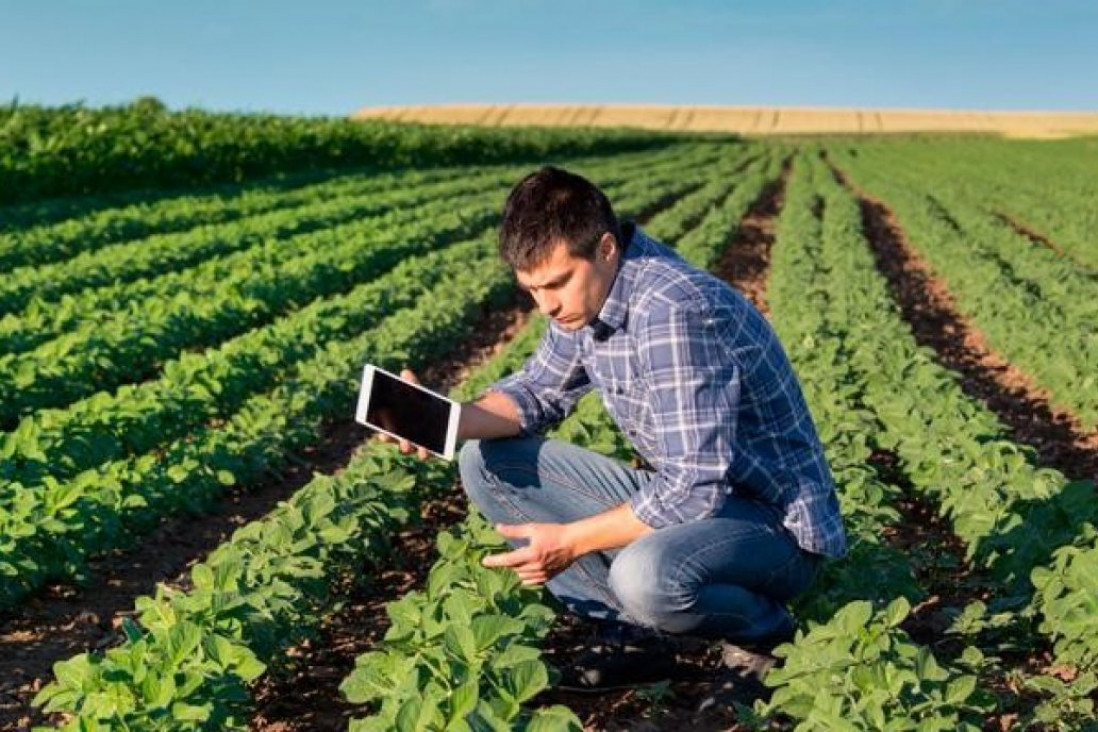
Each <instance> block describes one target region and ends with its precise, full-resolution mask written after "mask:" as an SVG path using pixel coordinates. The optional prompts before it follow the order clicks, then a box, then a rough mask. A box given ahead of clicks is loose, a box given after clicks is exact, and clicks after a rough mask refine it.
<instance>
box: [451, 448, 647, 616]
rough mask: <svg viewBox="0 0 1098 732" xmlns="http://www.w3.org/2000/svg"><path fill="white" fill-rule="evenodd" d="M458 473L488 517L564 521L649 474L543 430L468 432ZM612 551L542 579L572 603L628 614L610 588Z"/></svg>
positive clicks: (591, 510)
mask: <svg viewBox="0 0 1098 732" xmlns="http://www.w3.org/2000/svg"><path fill="white" fill-rule="evenodd" d="M460 467H461V479H462V484H463V485H464V487H465V491H466V493H468V494H469V498H470V499H471V500H472V501H473V503H475V504H476V505H477V507H478V508H479V509H480V510H481V512H482V513H483V514H484V515H485V516H486V517H487V518H488V520H489V521H492V522H493V523H502V524H515V523H527V522H539V523H567V522H571V521H578V520H580V519H583V518H587V517H588V516H593V515H595V514H598V513H602V512H603V511H607V510H609V509H611V508H614V507H615V506H618V505H620V504H622V503H624V502H625V501H627V500H629V497H630V496H631V495H632V494H633V493H634V492H636V491H637V490H639V489H640V487H641V486H642V485H643V484H644V483H645V482H646V481H648V480H651V479H652V474H651V473H650V472H648V471H642V470H635V469H632V468H630V467H628V466H626V465H623V464H622V463H620V462H618V461H616V460H613V459H611V458H608V457H606V456H604V455H599V454H598V453H595V452H592V451H590V450H586V449H584V448H581V447H577V446H576V445H572V444H569V443H567V442H562V441H560V440H547V439H545V438H542V437H529V438H514V439H501V440H470V441H469V442H467V443H466V444H465V446H464V447H463V448H462V450H461V457H460ZM616 554H617V552H607V553H592V554H588V555H585V556H583V557H581V558H580V559H579V560H577V561H576V562H575V563H574V564H573V565H572V566H571V567H570V568H569V569H567V570H566V571H564V572H561V573H560V574H559V575H557V576H556V577H554V578H553V579H551V580H550V581H549V582H548V584H547V587H548V588H549V591H550V592H552V593H553V595H554V596H555V597H556V598H557V599H558V600H560V601H561V602H563V603H564V604H565V606H567V607H568V609H569V610H571V611H572V612H575V613H577V614H579V615H584V616H587V617H591V618H595V619H603V620H618V621H622V622H631V620H630V619H629V618H627V617H623V616H622V614H621V605H620V603H619V602H618V601H617V599H616V598H615V597H614V595H613V594H612V593H611V592H610V589H609V581H608V575H609V571H610V561H611V558H612V557H613V556H615V555H616Z"/></svg>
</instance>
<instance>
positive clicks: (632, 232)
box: [492, 224, 846, 557]
mask: <svg viewBox="0 0 1098 732" xmlns="http://www.w3.org/2000/svg"><path fill="white" fill-rule="evenodd" d="M623 233H624V238H625V239H626V241H627V242H628V246H627V247H626V249H625V253H624V256H623V258H622V262H621V265H620V268H619V270H618V273H617V276H616V278H615V280H614V284H613V286H612V287H611V289H610V293H609V294H608V296H607V298H606V302H605V303H604V304H603V307H602V309H601V311H600V312H599V315H598V317H597V318H596V320H594V321H593V322H592V323H591V324H589V325H587V326H585V327H584V328H582V329H580V330H579V331H574V332H569V331H566V330H564V329H562V328H560V326H559V325H557V324H556V323H555V322H553V323H550V326H549V329H548V331H547V332H546V334H545V337H544V338H543V339H542V341H541V344H540V345H539V347H538V350H537V352H536V353H535V354H534V356H533V357H532V358H531V359H530V360H528V361H527V362H526V364H525V365H524V367H523V368H522V369H521V370H520V371H518V372H516V373H515V374H512V375H511V376H509V377H507V378H505V379H503V380H502V381H500V382H498V383H496V384H495V385H494V386H493V387H492V389H493V390H495V391H499V392H502V393H503V394H505V395H507V396H508V397H510V398H511V400H512V401H514V403H515V405H516V406H517V408H518V412H519V415H520V419H521V422H522V428H523V431H524V432H525V433H527V434H532V433H535V432H540V431H541V430H543V429H545V428H546V427H549V426H551V425H554V424H556V423H557V422H560V421H561V420H562V419H564V418H565V417H566V416H567V415H568V414H569V413H570V412H571V411H572V409H573V408H574V407H575V405H576V402H577V401H579V399H580V397H581V396H583V395H584V394H585V393H586V392H588V391H589V390H590V389H592V388H597V389H598V391H599V393H600V394H601V395H602V399H603V403H604V404H605V405H606V408H607V410H608V411H609V413H610V415H611V416H612V417H613V419H614V421H615V422H616V423H617V424H618V426H619V427H620V428H621V429H622V431H623V432H624V433H625V434H626V435H628V436H629V439H630V441H631V442H632V443H633V445H634V446H635V447H636V449H637V451H638V452H639V453H640V454H641V455H642V456H643V457H644V458H645V460H647V461H648V463H649V464H650V465H652V466H654V468H655V470H656V477H655V479H654V480H652V481H649V482H648V484H647V485H646V486H645V487H644V488H642V489H641V490H640V491H638V492H637V493H636V494H634V495H633V497H632V499H631V506H632V508H633V512H634V513H635V514H636V516H637V518H639V519H640V520H641V521H643V522H644V523H646V524H648V525H649V526H651V527H653V528H657V529H658V528H661V527H664V526H669V525H672V524H678V523H685V522H689V521H697V520H699V519H704V518H707V517H710V516H713V515H714V514H715V513H716V512H717V511H719V510H720V508H721V506H722V505H723V503H724V501H725V497H726V496H729V495H737V496H743V497H747V498H753V499H756V500H759V501H763V502H765V503H770V504H773V505H775V506H778V507H779V508H780V509H781V510H782V511H783V513H784V519H783V524H784V526H785V527H786V528H787V529H788V530H789V531H790V533H791V534H792V535H793V537H794V538H795V539H796V541H797V543H798V544H799V545H800V546H801V547H802V548H804V549H806V550H808V551H810V552H815V553H818V554H824V555H827V556H834V557H837V556H841V555H842V554H844V553H845V551H846V535H845V533H844V531H843V525H842V518H841V516H840V514H839V505H838V500H837V498H836V496H835V489H834V485H833V483H832V479H831V472H830V470H829V468H828V466H827V462H826V461H825V459H824V454H823V447H822V445H821V444H820V440H819V437H818V436H817V434H816V428H815V425H814V424H813V423H812V417H811V415H810V414H809V412H808V406H807V404H805V401H804V396H803V395H802V393H801V388H800V385H799V384H798V383H797V379H796V376H795V375H794V374H793V369H792V367H791V366H790V364H789V360H788V358H787V357H786V355H785V351H784V350H783V349H782V347H781V344H780V343H779V342H778V339H777V336H776V335H775V334H774V331H773V330H772V329H771V327H770V325H769V323H767V322H766V320H765V319H764V318H763V317H762V315H761V314H760V313H759V312H758V311H757V310H756V309H755V308H754V307H752V306H751V304H750V303H748V302H747V300H745V299H744V298H743V297H742V296H741V295H740V294H739V293H737V292H736V291H735V290H733V289H732V288H731V287H729V286H728V285H727V284H725V283H724V282H722V281H721V280H719V279H718V278H716V277H714V276H712V275H710V274H708V273H706V272H703V271H701V270H699V269H696V268H694V267H692V266H690V265H689V264H687V263H686V262H685V261H683V260H682V258H680V257H679V256H678V254H676V253H675V252H674V251H673V250H671V249H669V248H668V247H666V246H665V245H663V244H660V243H659V242H657V241H655V240H653V239H651V238H649V237H647V236H645V234H644V233H643V232H642V231H640V230H639V229H634V227H632V226H631V225H629V224H626V227H625V228H624V232H623Z"/></svg>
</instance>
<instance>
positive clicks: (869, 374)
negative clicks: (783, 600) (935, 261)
mask: <svg viewBox="0 0 1098 732" xmlns="http://www.w3.org/2000/svg"><path fill="white" fill-rule="evenodd" d="M809 164H810V165H812V166H814V168H813V172H814V181H815V191H816V195H817V196H818V197H819V200H820V206H821V208H822V212H823V222H822V232H821V248H820V252H819V254H818V258H819V260H820V266H821V267H822V268H824V270H825V271H826V272H827V273H828V277H829V278H831V279H830V280H826V281H824V282H822V283H821V284H822V286H823V287H825V288H830V289H831V291H832V292H841V293H842V296H836V295H832V296H831V298H830V300H832V301H834V302H835V303H836V304H835V305H832V306H831V307H832V309H833V313H834V315H833V319H832V322H831V323H830V326H829V327H830V328H831V329H832V331H834V332H846V333H847V334H848V335H847V344H846V350H845V353H844V359H845V360H846V361H847V362H848V364H849V368H850V369H851V371H852V373H853V374H854V377H855V379H856V380H857V381H858V382H859V383H860V384H862V385H863V387H862V389H863V390H862V393H861V399H862V401H863V402H864V404H865V405H866V407H867V408H869V409H870V410H871V412H872V414H873V416H874V418H875V420H876V422H877V424H878V429H877V430H876V431H875V435H874V443H875V446H876V447H877V448H878V449H884V450H889V451H891V452H893V453H894V454H895V455H896V456H897V457H898V458H899V462H900V466H901V468H902V469H903V471H904V474H905V476H906V477H907V478H908V480H909V481H910V483H911V484H912V487H913V489H914V490H916V491H918V492H920V493H921V494H923V495H924V496H926V497H927V498H930V499H933V500H934V501H935V502H936V503H937V504H938V506H939V510H940V511H941V512H942V514H943V515H944V516H945V517H946V518H948V520H949V522H950V525H951V526H952V528H953V531H954V532H955V534H956V535H957V536H958V537H959V538H960V539H961V540H962V542H963V543H964V544H965V546H966V547H967V549H968V558H969V559H971V560H973V561H974V562H975V564H976V566H977V567H980V568H983V569H984V570H985V571H987V572H989V573H990V579H984V580H983V582H984V583H985V589H986V590H990V591H991V593H990V594H991V596H992V598H993V599H994V602H992V606H993V607H995V608H997V609H998V610H1000V611H1001V610H1006V609H1010V608H1012V607H1013V608H1017V607H1018V606H1019V604H1020V603H1021V604H1023V605H1024V604H1025V602H1026V598H1027V597H1030V596H1032V602H1033V603H1034V604H1035V606H1036V607H1035V609H1037V610H1040V611H1041V612H1044V613H1045V624H1044V627H1045V629H1046V632H1049V635H1050V637H1051V638H1055V639H1060V641H1061V642H1062V643H1061V644H1062V645H1071V646H1072V647H1073V648H1074V649H1079V648H1083V647H1088V646H1089V648H1091V649H1094V648H1095V647H1096V643H1098V634H1095V633H1094V632H1093V629H1091V630H1089V631H1084V629H1083V628H1082V627H1081V623H1080V622H1079V616H1078V612H1079V610H1080V609H1081V608H1082V607H1084V606H1086V605H1088V604H1091V603H1094V602H1098V596H1096V595H1095V594H1094V592H1095V591H1094V590H1093V589H1091V588H1089V587H1085V586H1083V585H1082V584H1081V583H1080V581H1079V579H1080V578H1079V576H1078V568H1076V569H1075V572H1074V573H1072V572H1071V571H1070V570H1068V569H1067V568H1066V567H1065V566H1064V565H1065V564H1068V563H1073V560H1074V558H1076V557H1079V558H1081V557H1082V556H1083V552H1086V551H1092V549H1091V547H1093V537H1092V535H1090V534H1088V533H1087V531H1083V530H1081V526H1082V525H1083V524H1084V523H1085V522H1087V521H1091V522H1093V521H1095V520H1096V519H1098V513H1096V512H1095V509H1094V507H1093V505H1092V504H1093V502H1092V500H1091V501H1090V505H1088V503H1087V499H1086V495H1087V494H1088V493H1093V485H1091V484H1089V483H1076V484H1070V483H1068V482H1067V481H1066V480H1065V479H1064V477H1063V476H1062V475H1061V474H1059V473H1058V472H1056V471H1052V470H1048V469H1039V468H1036V467H1035V466H1034V465H1033V464H1032V463H1031V462H1030V461H1031V459H1032V453H1031V451H1028V450H1026V449H1024V448H1020V447H1018V446H1017V445H1016V444H1015V443H1013V442H1011V441H1010V440H1009V439H1008V438H1007V437H1006V434H1005V431H1004V430H1003V428H1002V425H1001V424H999V423H998V421H997V419H996V418H995V416H994V415H993V414H992V413H991V412H990V411H988V410H987V409H986V408H985V407H984V406H983V405H981V404H979V403H978V402H975V401H973V400H971V399H969V398H968V397H967V396H966V395H965V394H964V393H963V391H962V389H961V387H960V384H959V383H958V382H957V380H956V378H955V377H954V375H953V374H951V373H950V372H948V371H946V370H944V369H942V368H941V367H940V366H938V365H937V364H936V363H935V362H934V361H933V359H932V357H931V354H929V353H928V352H926V351H925V350H922V349H920V348H919V347H918V346H917V344H916V343H915V340H914V337H913V336H912V334H911V333H910V331H909V330H908V328H907V326H906V325H905V324H904V322H903V320H902V319H901V317H900V315H899V312H898V309H897V306H896V305H895V303H894V302H892V300H891V298H890V297H889V295H888V292H887V288H886V286H885V283H884V281H883V278H882V277H881V276H880V275H879V274H878V273H877V272H876V270H875V268H874V264H873V259H872V256H871V254H870V251H869V248H868V244H867V242H866V241H865V237H864V234H863V233H862V230H861V217H860V211H859V208H858V203H857V201H856V199H855V198H854V196H853V195H852V194H851V193H850V192H849V191H847V190H846V189H845V188H843V187H842V186H840V185H839V184H838V183H837V182H836V181H835V179H834V178H833V177H832V176H831V174H830V171H828V170H827V169H826V168H825V167H824V166H823V164H822V163H821V162H820V161H819V160H818V159H815V158H812V159H810V160H809ZM840 283H841V288H840ZM1058 547H1063V548H1060V549H1057V548H1058ZM1054 551H1055V552H1056V556H1058V557H1059V558H1060V561H1059V564H1058V566H1057V567H1054V568H1051V569H1049V570H1045V569H1039V568H1041V567H1043V566H1045V565H1046V564H1047V563H1048V562H1049V559H1050V555H1052V554H1053V552H1054ZM1080 566H1082V565H1080ZM1035 570H1036V571H1035ZM1049 572H1051V573H1052V574H1053V575H1054V576H1055V577H1056V578H1070V579H1065V580H1064V581H1063V582H1061V584H1060V585H1059V586H1056V581H1057V580H1052V581H1051V582H1050V583H1049V584H1048V585H1047V589H1039V591H1038V593H1037V594H1036V595H1034V594H1033V593H1034V586H1033V584H1032V583H1031V579H1030V576H1031V574H1032V576H1033V578H1034V579H1035V580H1036V579H1044V578H1045V577H1048V576H1049V574H1048V573H1049ZM1072 593H1074V594H1072ZM1054 607H1057V608H1063V609H1062V610H1060V611H1059V612H1056V611H1053V610H1052V608H1054ZM1069 607H1070V608H1072V609H1070V610H1069V609H1068V608H1069ZM985 610H986V607H985V605H984V604H983V603H974V604H973V605H972V606H970V607H969V608H966V610H965V613H966V618H967V622H968V624H969V627H970V631H973V630H978V629H979V628H980V627H982V626H981V624H980V622H979V621H977V620H976V618H977V617H978V616H981V615H982V614H983V612H984V611H985ZM996 621H997V622H998V623H999V624H1003V623H1022V622H1024V617H1018V618H1013V619H1011V616H1010V614H1009V613H1007V614H1006V615H1005V616H1004V615H1003V614H1002V613H1000V614H998V615H997V618H996ZM1065 638H1071V641H1068V642H1066V643H1063V641H1064V639H1065ZM1058 648H1059V646H1058ZM1081 657H1082V656H1080V655H1079V653H1078V652H1077V651H1076V652H1075V653H1071V654H1061V655H1060V656H1059V660H1060V661H1061V662H1064V663H1073V662H1078V661H1079V660H1080V658H1081ZM1093 662H1094V653H1093V650H1091V651H1090V655H1089V656H1088V657H1087V664H1086V665H1083V666H1081V668H1083V669H1084V670H1085V669H1086V668H1088V667H1093ZM1039 713H1043V712H1039Z"/></svg>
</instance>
